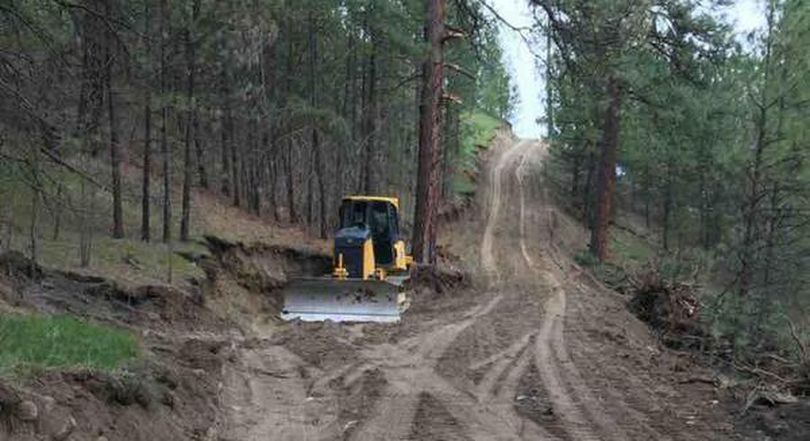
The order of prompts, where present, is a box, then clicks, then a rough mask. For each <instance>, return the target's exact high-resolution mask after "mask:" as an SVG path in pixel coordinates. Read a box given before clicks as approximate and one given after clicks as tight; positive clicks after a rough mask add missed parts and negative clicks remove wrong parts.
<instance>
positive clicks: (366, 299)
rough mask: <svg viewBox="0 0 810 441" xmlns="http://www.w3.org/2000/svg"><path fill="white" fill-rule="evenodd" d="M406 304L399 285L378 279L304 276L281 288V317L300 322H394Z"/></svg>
mask: <svg viewBox="0 0 810 441" xmlns="http://www.w3.org/2000/svg"><path fill="white" fill-rule="evenodd" d="M406 306H407V302H406V296H405V293H404V292H403V290H402V289H401V287H400V286H398V285H396V284H393V283H388V282H385V281H381V280H360V279H344V280H340V279H333V278H329V277H323V278H306V279H297V280H294V281H292V282H290V283H289V284H288V285H287V287H286V288H285V289H284V308H283V309H282V311H281V318H282V319H284V320H295V319H300V320H303V321H324V320H332V321H336V322H386V323H391V322H397V321H399V317H400V313H401V312H402V311H404V309H405V308H406Z"/></svg>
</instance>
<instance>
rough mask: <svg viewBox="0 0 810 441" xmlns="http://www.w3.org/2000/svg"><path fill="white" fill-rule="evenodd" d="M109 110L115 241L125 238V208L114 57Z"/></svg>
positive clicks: (109, 74)
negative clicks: (116, 110) (114, 80)
mask: <svg viewBox="0 0 810 441" xmlns="http://www.w3.org/2000/svg"><path fill="white" fill-rule="evenodd" d="M106 76H107V79H106V80H107V108H108V110H109V113H108V118H109V123H110V165H111V168H112V197H113V231H112V236H113V237H114V238H115V239H121V238H123V237H124V208H123V198H122V195H121V146H120V144H119V142H118V120H117V119H116V118H115V91H114V90H113V87H112V56H111V54H110V56H108V60H107V75H106Z"/></svg>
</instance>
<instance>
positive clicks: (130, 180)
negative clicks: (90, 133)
mask: <svg viewBox="0 0 810 441" xmlns="http://www.w3.org/2000/svg"><path fill="white" fill-rule="evenodd" d="M95 168H96V169H97V170H98V172H99V173H96V175H101V176H106V175H107V172H108V170H109V169H108V167H106V164H103V163H102V164H97V165H96V166H95ZM0 174H2V170H0ZM47 174H48V176H51V177H53V178H54V179H53V180H54V181H58V182H62V183H63V184H64V186H65V187H64V190H63V191H62V196H61V197H60V198H59V199H57V198H56V197H53V195H55V194H56V190H54V189H52V188H53V187H55V185H52V186H50V187H49V191H48V193H49V194H50V195H52V196H51V197H50V198H46V199H45V200H44V201H43V203H42V204H41V208H40V210H39V211H40V213H39V221H38V225H37V231H38V248H39V251H38V260H39V262H40V263H41V264H43V265H45V266H48V267H52V268H59V269H64V270H71V271H76V272H81V273H86V274H97V275H101V276H104V277H107V278H111V279H114V280H116V281H118V282H121V283H125V284H131V285H139V284H154V283H168V279H169V278H168V275H169V268H170V265H169V263H171V272H172V283H173V284H176V285H181V286H182V285H184V284H186V283H187V281H188V279H189V278H191V277H202V276H203V275H204V274H203V272H202V271H201V270H200V269H199V268H198V267H197V266H196V265H194V264H193V263H191V262H188V261H187V260H185V259H183V258H182V257H180V256H179V255H177V252H187V253H194V254H204V253H206V252H207V250H206V248H205V246H204V245H203V240H202V239H203V236H204V235H206V234H213V235H216V236H219V237H222V238H225V239H228V240H233V241H243V242H257V241H260V242H269V243H283V244H288V245H307V246H310V247H313V248H316V249H323V248H324V247H325V245H324V244H323V243H322V242H321V241H318V240H315V239H312V238H309V237H307V235H306V234H305V233H304V232H303V231H301V230H300V229H298V228H291V227H282V226H279V225H276V224H273V223H271V222H268V221H267V220H266V219H262V218H259V217H257V216H254V215H251V214H248V213H246V212H245V211H244V210H241V209H238V208H235V207H232V206H231V205H230V204H229V203H228V201H227V200H226V199H225V198H223V197H220V196H219V195H216V194H214V193H212V192H207V191H203V190H195V191H194V192H193V197H192V201H193V202H192V210H191V218H192V222H191V223H192V228H191V240H190V241H189V242H186V243H182V242H179V241H176V240H175V241H173V242H172V244H171V246H169V245H166V244H163V243H162V242H161V229H160V227H161V213H160V201H159V197H160V195H161V190H160V178H159V177H158V176H155V177H154V178H153V179H152V181H153V186H152V195H153V203H152V207H151V208H152V209H151V211H150V212H151V219H152V221H151V226H152V228H151V236H152V242H151V243H146V242H143V241H141V240H140V221H141V208H140V192H141V190H140V178H141V173H140V170H139V169H135V168H132V167H130V168H126V169H125V173H124V178H125V179H124V189H123V195H124V227H125V232H126V237H125V238H124V239H113V238H112V237H111V236H110V232H111V230H112V222H111V218H112V215H111V210H110V207H111V196H110V195H109V194H108V193H107V192H105V191H103V190H95V191H94V193H95V195H94V198H93V202H92V205H89V204H88V203H85V204H83V203H82V199H81V191H80V180H79V178H78V177H76V176H75V175H73V174H70V173H67V172H64V171H63V170H59V169H53V168H51V169H48V170H47ZM0 198H1V199H2V200H3V201H4V206H3V207H2V208H3V209H2V210H0V213H2V214H3V215H4V217H5V219H10V220H11V222H10V228H11V229H10V232H11V234H10V239H11V240H10V246H8V245H6V244H3V246H4V247H8V248H11V249H15V250H19V251H21V252H23V253H24V254H26V255H30V235H29V232H30V224H31V218H32V202H31V201H32V197H31V191H30V189H29V187H28V186H27V185H26V184H25V183H24V182H21V180H19V179H3V176H0ZM58 200H61V201H63V202H62V204H63V205H62V206H61V208H60V205H59V204H57V202H58ZM83 207H90V208H91V209H90V210H85V211H86V212H87V213H88V214H89V216H88V218H87V219H86V220H84V219H82V218H81V216H80V214H79V213H81V212H82V211H83ZM172 208H173V214H172V216H173V226H174V227H173V229H172V234H173V236H174V237H175V238H177V235H178V234H179V220H180V188H179V185H177V186H176V187H175V189H174V193H173V207H172ZM3 210H5V211H3ZM60 210H61V213H62V214H61V222H60V233H59V235H58V237H54V229H55V228H54V227H55V224H56V222H55V219H56V217H57V216H56V215H55V213H56V212H57V211H60ZM83 222H88V223H89V224H90V225H91V227H90V228H91V229H92V231H93V239H92V240H93V246H92V257H91V262H90V265H89V267H87V268H80V266H79V264H80V261H79V238H80V231H81V225H82V223H83ZM6 228H7V227H6V226H0V231H2V235H0V238H2V239H5V238H6V237H7V236H6ZM2 239H0V240H2Z"/></svg>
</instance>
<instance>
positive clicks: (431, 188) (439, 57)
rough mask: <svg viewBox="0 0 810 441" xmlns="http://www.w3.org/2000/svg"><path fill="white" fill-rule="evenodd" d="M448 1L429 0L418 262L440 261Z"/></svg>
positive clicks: (416, 224)
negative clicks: (437, 241)
mask: <svg viewBox="0 0 810 441" xmlns="http://www.w3.org/2000/svg"><path fill="white" fill-rule="evenodd" d="M444 7H445V3H444V0H427V17H426V22H425V29H426V34H425V39H426V40H427V41H428V43H429V44H430V56H429V58H428V59H427V60H425V61H424V64H423V66H422V92H421V96H420V102H419V162H418V169H417V181H416V209H415V213H414V231H413V244H412V247H413V257H414V259H415V260H416V261H417V262H425V261H427V262H428V263H430V264H433V263H435V262H436V253H435V250H434V249H432V247H431V244H434V243H435V234H436V229H435V225H434V224H435V219H436V212H437V208H438V207H437V205H438V202H439V188H438V184H439V180H440V177H439V176H437V174H438V161H437V159H438V158H440V156H441V155H439V152H438V149H439V145H440V144H439V137H440V135H441V133H440V127H441V125H440V118H441V114H440V112H441V111H440V106H441V99H442V83H443V81H444V70H443V69H444V65H443V64H444V56H443V50H442V42H443V40H444V37H445V27H444Z"/></svg>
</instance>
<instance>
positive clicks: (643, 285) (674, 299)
mask: <svg viewBox="0 0 810 441" xmlns="http://www.w3.org/2000/svg"><path fill="white" fill-rule="evenodd" d="M628 282H629V284H630V286H632V298H631V299H630V302H629V305H628V307H629V308H630V311H632V312H633V313H634V314H635V315H636V316H637V317H638V318H640V319H641V320H642V321H644V322H645V323H647V324H648V325H649V326H650V327H651V328H652V329H653V330H655V331H656V332H657V333H658V336H659V338H660V339H661V341H662V342H663V343H664V344H665V345H667V346H669V347H672V348H675V349H685V348H692V349H696V348H697V347H698V346H699V345H700V342H701V341H702V340H703V337H704V336H705V335H706V332H705V331H704V329H703V327H702V326H701V324H700V302H699V301H698V298H697V296H696V294H695V293H696V288H695V286H694V285H692V284H688V283H685V282H679V281H671V280H666V279H665V278H664V277H662V276H661V274H660V272H659V271H658V270H657V269H655V268H653V269H648V270H646V271H644V272H642V273H639V274H636V275H629V276H628Z"/></svg>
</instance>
